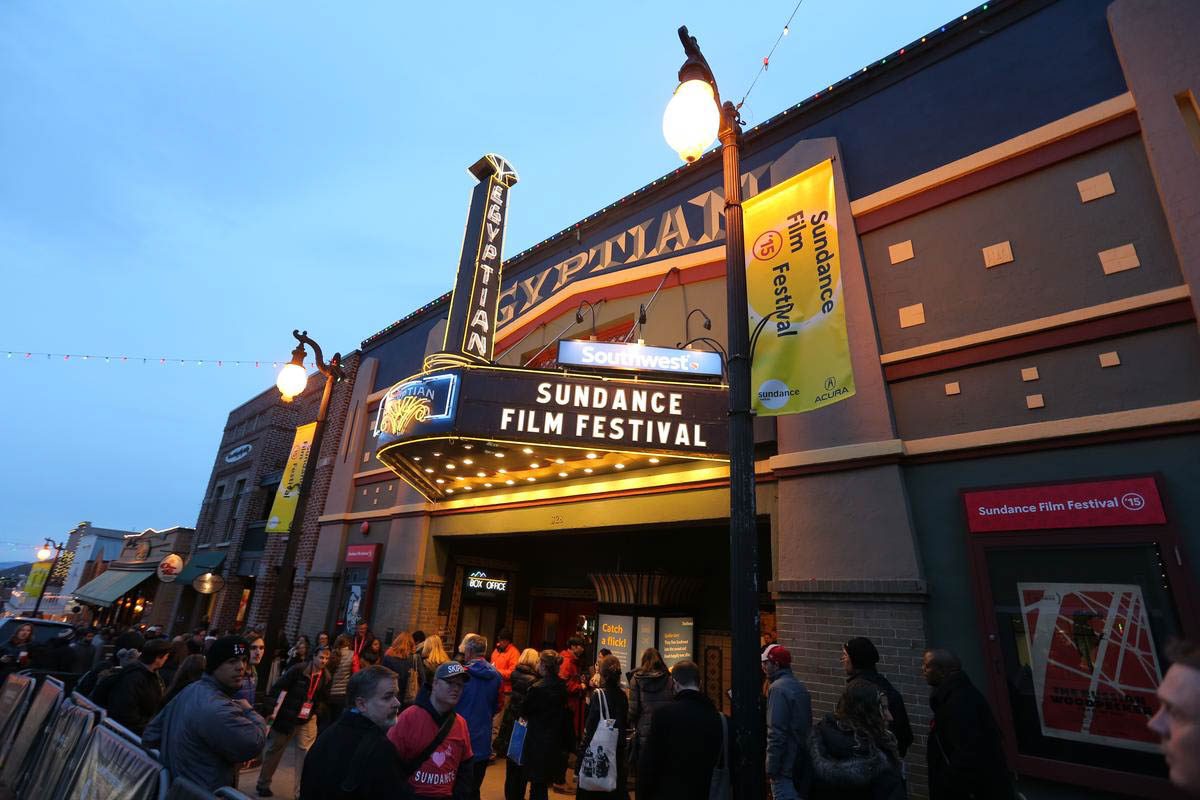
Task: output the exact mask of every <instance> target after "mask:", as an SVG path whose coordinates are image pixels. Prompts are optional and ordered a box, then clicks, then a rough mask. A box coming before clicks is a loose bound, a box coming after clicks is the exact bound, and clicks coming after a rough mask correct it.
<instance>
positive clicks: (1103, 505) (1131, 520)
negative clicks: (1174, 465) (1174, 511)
mask: <svg viewBox="0 0 1200 800" xmlns="http://www.w3.org/2000/svg"><path fill="white" fill-rule="evenodd" d="M963 502H964V503H965V504H966V510H967V527H968V529H969V530H970V531H971V532H972V533H992V532H997V531H1025V530H1049V529H1061V528H1100V527H1113V526H1122V525H1163V524H1165V523H1166V521H1167V517H1166V513H1165V512H1164V511H1163V506H1162V498H1160V497H1159V494H1158V485H1157V484H1156V483H1155V481H1154V478H1152V477H1149V476H1144V477H1137V478H1119V479H1113V480H1102V481H1088V482H1086V483H1060V484H1053V485H1049V486H1020V487H1013V488H1008V489H989V490H986V491H973V492H964V493H963Z"/></svg>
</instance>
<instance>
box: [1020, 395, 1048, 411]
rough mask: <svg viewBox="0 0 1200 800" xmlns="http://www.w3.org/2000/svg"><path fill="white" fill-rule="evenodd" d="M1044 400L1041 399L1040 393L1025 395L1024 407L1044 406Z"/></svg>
mask: <svg viewBox="0 0 1200 800" xmlns="http://www.w3.org/2000/svg"><path fill="white" fill-rule="evenodd" d="M1045 406H1046V401H1045V400H1043V399H1042V396H1041V395H1040V394H1027V395H1025V407H1026V408H1029V409H1034V408H1045Z"/></svg>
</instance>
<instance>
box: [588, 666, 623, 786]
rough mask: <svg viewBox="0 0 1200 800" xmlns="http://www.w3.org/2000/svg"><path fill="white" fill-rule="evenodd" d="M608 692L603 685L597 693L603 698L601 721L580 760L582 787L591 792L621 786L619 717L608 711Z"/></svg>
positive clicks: (599, 698) (601, 700) (598, 696)
mask: <svg viewBox="0 0 1200 800" xmlns="http://www.w3.org/2000/svg"><path fill="white" fill-rule="evenodd" d="M606 694H607V693H606V692H605V691H604V690H603V689H601V690H600V691H598V692H596V694H595V695H594V697H595V698H596V699H597V700H599V701H600V723H599V724H598V725H597V726H596V732H595V733H594V734H592V741H591V742H590V743H589V744H588V748H587V752H586V753H584V754H583V761H581V762H580V764H579V788H580V789H584V790H587V791H589V792H611V791H613V790H614V789H616V788H617V739H618V737H619V734H620V732H619V731H618V730H617V721H616V720H615V719H613V718H612V717H611V716H610V715H609V713H608V699H607V698H606V697H605V695H606Z"/></svg>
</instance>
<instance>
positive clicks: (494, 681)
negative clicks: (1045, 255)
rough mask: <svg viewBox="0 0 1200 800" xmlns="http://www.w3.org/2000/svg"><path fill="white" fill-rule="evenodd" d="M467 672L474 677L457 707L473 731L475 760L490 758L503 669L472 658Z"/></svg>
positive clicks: (472, 749) (472, 748) (472, 745)
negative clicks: (498, 669) (493, 720)
mask: <svg viewBox="0 0 1200 800" xmlns="http://www.w3.org/2000/svg"><path fill="white" fill-rule="evenodd" d="M467 673H468V674H469V675H470V676H471V679H470V680H468V681H467V685H466V686H464V687H463V692H462V697H461V698H460V699H459V701H458V708H457V709H456V710H457V711H458V713H459V715H460V716H461V717H462V718H463V719H465V720H466V721H467V728H468V729H469V730H470V731H471V752H473V753H474V754H475V755H474V760H475V761H480V760H486V759H487V758H489V757H491V754H492V719H493V718H494V717H495V716H496V712H497V711H499V710H500V673H499V672H497V671H496V668H495V667H493V666H492V665H491V664H489V663H488V662H487V660H485V659H483V658H476V659H474V660H472V661H470V662H468V664H467Z"/></svg>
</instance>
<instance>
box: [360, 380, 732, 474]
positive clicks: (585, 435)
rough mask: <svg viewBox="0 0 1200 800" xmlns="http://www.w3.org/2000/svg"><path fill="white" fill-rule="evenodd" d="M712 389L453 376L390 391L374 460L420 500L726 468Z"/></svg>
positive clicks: (719, 409)
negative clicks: (642, 472)
mask: <svg viewBox="0 0 1200 800" xmlns="http://www.w3.org/2000/svg"><path fill="white" fill-rule="evenodd" d="M727 404H728V399H727V397H726V394H725V390H724V387H722V386H719V385H705V384H691V383H682V382H679V383H674V382H666V381H645V380H639V379H638V378H636V377H630V378H624V377H621V378H615V377H607V376H585V375H570V374H565V373H563V372H556V371H549V370H527V369H508V368H503V367H459V368H454V369H449V370H442V371H439V372H436V373H432V374H427V375H420V376H416V377H414V378H412V379H409V380H407V381H403V382H401V383H399V384H397V385H396V386H395V387H393V388H392V389H390V390H389V391H388V392H387V394H386V395H385V396H384V399H383V401H382V402H381V404H380V407H379V412H378V416H377V417H376V425H375V430H376V435H377V436H378V438H379V444H378V447H377V453H378V457H379V460H380V461H381V462H382V463H384V464H386V465H387V466H389V467H391V468H392V469H393V470H394V471H396V472H397V473H398V474H399V475H400V476H401V477H403V478H405V480H407V481H408V482H409V483H411V484H412V485H413V486H414V487H416V488H417V489H418V490H419V491H421V492H422V493H423V494H425V495H426V496H427V497H430V498H441V497H445V496H447V495H453V494H455V493H457V492H472V491H486V490H489V489H503V488H506V487H512V486H516V485H518V484H520V485H527V484H530V483H538V482H547V481H559V480H569V479H573V478H584V477H588V476H597V475H603V474H606V473H616V472H625V471H628V470H635V469H644V468H650V467H655V466H658V465H660V464H663V463H664V462H666V461H669V460H671V459H705V460H725V458H726V453H727V452H728V444H727V426H726V418H727Z"/></svg>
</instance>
